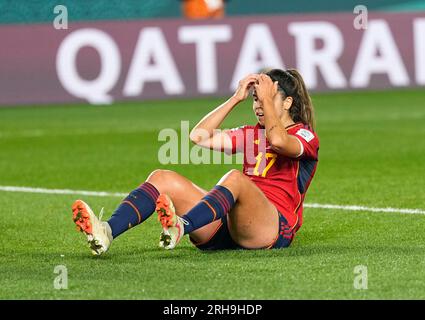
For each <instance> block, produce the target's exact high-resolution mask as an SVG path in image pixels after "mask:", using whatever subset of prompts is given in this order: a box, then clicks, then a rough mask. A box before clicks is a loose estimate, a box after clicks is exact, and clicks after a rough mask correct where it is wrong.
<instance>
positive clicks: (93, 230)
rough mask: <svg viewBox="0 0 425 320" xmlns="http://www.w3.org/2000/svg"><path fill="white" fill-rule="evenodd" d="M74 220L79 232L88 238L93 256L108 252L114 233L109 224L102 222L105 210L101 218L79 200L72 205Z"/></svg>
mask: <svg viewBox="0 0 425 320" xmlns="http://www.w3.org/2000/svg"><path fill="white" fill-rule="evenodd" d="M72 213H73V214H72V219H73V220H74V223H75V224H76V225H77V231H80V232H82V233H84V234H85V235H86V236H87V242H88V244H89V247H90V249H91V252H92V254H93V255H97V256H99V255H101V254H102V253H105V252H106V251H108V249H109V247H110V245H111V243H112V231H111V227H110V226H109V225H108V223H107V222H102V221H101V219H102V214H103V209H102V211H101V212H100V214H99V218H98V217H96V215H95V214H94V213H93V211H92V210H91V208H90V207H89V206H88V204H87V203H85V202H84V201H82V200H77V201H75V202H74V204H73V205H72Z"/></svg>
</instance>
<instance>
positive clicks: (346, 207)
mask: <svg viewBox="0 0 425 320" xmlns="http://www.w3.org/2000/svg"><path fill="white" fill-rule="evenodd" d="M0 191H6V192H27V193H42V194H61V195H81V196H93V197H119V198H123V197H125V196H126V195H127V193H120V192H106V191H87V190H70V189H45V188H31V187H14V186H0ZM304 207H305V208H315V209H330V210H345V211H366V212H382V213H402V214H423V215H425V210H422V209H401V208H374V207H365V206H354V205H335V204H320V203H304Z"/></svg>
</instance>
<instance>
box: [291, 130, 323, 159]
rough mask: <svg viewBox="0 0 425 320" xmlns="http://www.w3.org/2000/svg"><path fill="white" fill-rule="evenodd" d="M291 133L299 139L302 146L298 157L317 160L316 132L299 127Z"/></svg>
mask: <svg viewBox="0 0 425 320" xmlns="http://www.w3.org/2000/svg"><path fill="white" fill-rule="evenodd" d="M293 135H294V136H295V137H296V138H297V139H298V140H299V141H300V143H301V146H302V150H301V151H302V152H301V154H300V155H299V158H309V159H314V160H317V159H318V153H319V138H318V137H317V135H316V133H314V132H313V131H311V130H309V129H307V128H300V129H297V131H295V133H293Z"/></svg>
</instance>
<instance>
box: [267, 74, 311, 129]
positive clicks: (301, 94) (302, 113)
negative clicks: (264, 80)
mask: <svg viewBox="0 0 425 320" xmlns="http://www.w3.org/2000/svg"><path fill="white" fill-rule="evenodd" d="M266 74H267V75H268V76H270V78H272V80H273V81H278V84H279V87H280V88H281V89H282V91H283V93H284V95H285V97H292V106H291V108H290V109H289V115H290V116H291V118H292V120H293V121H294V122H301V123H303V124H305V125H308V126H309V127H310V128H311V129H312V130H313V131H314V130H315V128H316V123H315V118H314V107H313V103H312V101H311V98H310V95H309V93H308V90H307V87H306V85H305V83H304V79H303V78H302V76H301V74H300V73H299V72H298V71H297V70H296V69H288V70H286V71H283V70H280V69H273V70H270V71H268V72H267V73H266Z"/></svg>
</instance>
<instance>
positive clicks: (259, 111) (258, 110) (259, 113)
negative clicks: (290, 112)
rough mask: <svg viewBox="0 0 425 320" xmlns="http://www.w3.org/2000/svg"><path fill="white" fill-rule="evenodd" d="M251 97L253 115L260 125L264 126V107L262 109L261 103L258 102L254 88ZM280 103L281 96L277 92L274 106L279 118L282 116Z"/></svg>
mask: <svg viewBox="0 0 425 320" xmlns="http://www.w3.org/2000/svg"><path fill="white" fill-rule="evenodd" d="M252 98H253V103H252V109H253V111H254V114H255V117H256V118H257V121H258V123H259V124H260V125H261V126H264V109H263V105H262V103H261V102H260V100H258V97H257V94H256V92H255V90H253V92H252ZM282 103H283V101H282V96H281V95H280V94H277V95H276V96H275V101H274V108H275V111H276V114H277V116H278V117H279V118H281V117H282V113H283V108H282Z"/></svg>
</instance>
